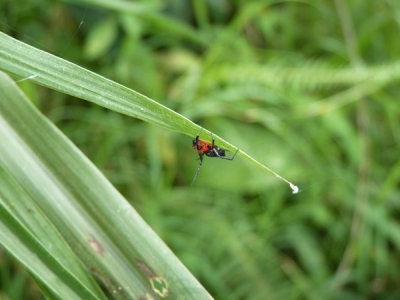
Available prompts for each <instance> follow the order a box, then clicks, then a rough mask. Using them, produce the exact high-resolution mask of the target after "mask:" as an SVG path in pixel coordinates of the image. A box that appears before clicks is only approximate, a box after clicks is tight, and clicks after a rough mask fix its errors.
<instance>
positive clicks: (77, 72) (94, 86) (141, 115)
mask: <svg viewBox="0 0 400 300" xmlns="http://www.w3.org/2000/svg"><path fill="white" fill-rule="evenodd" d="M0 69H2V70H5V71H7V72H10V73H14V74H16V75H20V76H23V77H28V76H32V80H33V81H35V82H37V83H39V84H41V85H44V86H47V87H49V88H52V89H55V90H57V91H60V92H63V93H66V94H69V95H72V96H75V97H78V98H81V99H85V100H87V101H90V102H93V103H96V104H98V105H100V106H103V107H106V108H108V109H111V110H114V111H116V112H119V113H122V114H125V115H128V116H131V117H134V118H138V119H141V120H144V121H146V122H149V123H152V124H156V125H159V126H162V127H165V128H168V129H170V130H173V131H177V132H180V133H183V134H186V135H189V136H192V137H193V136H195V135H196V134H197V133H198V132H199V130H200V127H199V126H198V125H196V124H195V123H193V122H192V121H190V120H189V119H187V118H186V117H184V116H182V115H180V114H178V113H176V112H175V111H173V110H171V109H169V108H167V107H165V106H163V105H161V104H160V103H157V102H156V101H154V100H152V99H150V98H148V97H146V96H144V95H142V94H140V93H138V92H136V91H133V90H131V89H129V88H127V87H125V86H122V85H120V84H118V83H116V82H113V81H111V80H109V79H106V78H104V77H102V76H100V75H97V74H95V73H93V72H91V71H88V70H86V69H84V68H82V67H79V66H77V65H75V64H73V63H71V62H68V61H66V60H64V59H61V58H59V57H56V56H54V55H52V54H49V53H47V52H44V51H41V50H39V49H36V48H34V47H32V46H29V45H27V44H25V43H22V42H20V41H18V40H16V39H13V38H11V37H10V36H8V35H6V34H4V33H2V32H0ZM203 132H204V133H206V132H208V134H207V136H206V137H204V135H203V139H204V140H207V141H211V135H210V132H209V131H207V130H204V131H203ZM214 137H215V140H216V142H217V145H219V146H220V147H224V148H227V149H228V150H230V151H232V152H234V151H236V149H237V147H234V146H233V145H232V144H230V143H228V142H227V141H225V140H223V139H222V138H220V137H218V136H217V135H214ZM239 153H240V154H241V155H242V156H243V157H245V158H247V159H248V160H250V161H251V162H253V163H255V164H256V165H258V166H260V167H261V168H263V169H264V170H266V171H267V172H269V173H271V174H273V175H274V176H276V177H277V178H278V179H280V180H283V181H284V182H286V183H287V184H289V186H290V187H291V188H292V190H293V193H297V192H298V188H297V186H295V185H294V184H292V183H291V182H289V181H288V180H286V179H285V178H283V177H281V176H280V175H278V174H277V173H276V172H274V171H272V170H271V169H270V168H268V167H267V166H265V165H263V164H261V163H260V162H258V161H256V160H255V159H254V158H252V157H251V156H250V155H248V154H247V153H245V152H243V151H239Z"/></svg>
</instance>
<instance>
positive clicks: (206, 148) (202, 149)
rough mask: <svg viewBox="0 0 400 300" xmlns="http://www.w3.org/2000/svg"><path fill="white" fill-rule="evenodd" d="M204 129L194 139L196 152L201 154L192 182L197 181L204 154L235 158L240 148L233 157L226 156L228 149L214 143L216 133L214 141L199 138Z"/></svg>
mask: <svg viewBox="0 0 400 300" xmlns="http://www.w3.org/2000/svg"><path fill="white" fill-rule="evenodd" d="M202 130H203V128H201V129H200V132H199V134H198V135H197V136H196V138H194V139H193V148H194V150H196V152H197V153H198V154H199V156H200V164H199V166H198V167H197V171H196V174H195V175H194V178H193V181H192V184H191V185H193V183H194V182H195V181H196V178H197V175H198V174H199V171H200V167H201V165H202V164H203V156H204V154H205V155H207V156H209V157H218V158H222V159H227V160H233V159H234V158H235V156H236V153H238V151H239V149H237V150H236V152H235V154H233V156H232V157H226V151H228V150H226V149H222V148H220V147H218V146H215V144H214V135H213V134H212V133H211V138H212V143H208V142H205V141H202V140H199V137H200V133H201V131H202Z"/></svg>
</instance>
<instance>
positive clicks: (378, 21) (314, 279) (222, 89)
mask: <svg viewBox="0 0 400 300" xmlns="http://www.w3.org/2000/svg"><path fill="white" fill-rule="evenodd" d="M110 3H113V5H111V4H110ZM127 3H129V4H130V5H128V4H127ZM133 4H134V5H133ZM399 17H400V3H399V4H398V3H397V1H391V0H379V1H361V0H353V1H344V0H335V1H317V0H315V1H311V0H310V1H245V0H243V1H240V0H236V1H227V0H226V1H225V0H220V1H204V0H192V1H177V0H169V1H158V0H152V1H135V2H124V1H118V2H115V1H114V2H110V1H104V2H103V1H101V0H86V1H76V2H75V1H71V2H58V1H49V0H23V1H18V3H17V2H15V1H11V0H3V1H1V2H0V22H1V23H0V27H1V30H2V31H4V32H6V33H8V34H10V35H12V36H14V37H16V38H18V39H20V40H22V41H25V42H27V43H29V44H31V45H34V46H36V47H38V48H42V49H44V50H46V51H49V52H51V53H54V54H56V55H58V56H61V57H63V58H65V59H68V60H70V61H72V62H75V63H78V64H80V65H82V66H85V67H87V68H89V69H91V70H93V71H95V72H97V73H99V74H102V75H104V76H106V77H108V78H111V79H113V80H115V81H117V82H120V83H122V84H124V85H126V86H129V87H131V88H133V89H135V90H137V91H139V92H141V93H143V94H145V95H147V96H150V97H152V98H153V99H156V100H157V101H159V102H160V103H162V104H164V105H166V106H168V107H170V108H172V109H174V110H176V111H178V112H179V113H181V114H183V115H185V116H187V117H188V118H190V119H192V120H193V121H195V122H196V123H198V124H201V125H202V126H203V127H205V128H207V129H209V130H211V131H213V132H215V133H217V134H218V135H220V136H221V137H223V138H226V139H227V140H228V141H230V142H232V143H234V144H235V145H239V147H240V148H241V149H243V150H245V151H246V152H248V153H249V154H250V155H253V156H254V157H255V158H257V159H258V160H259V161H261V162H263V163H266V164H267V165H268V166H270V167H272V169H274V170H277V171H279V173H280V174H282V175H283V176H285V177H287V178H289V179H290V180H291V181H293V182H294V183H296V184H297V185H299V187H300V189H301V192H300V193H299V194H298V195H292V194H291V191H290V189H288V188H287V186H286V185H284V184H282V183H281V182H280V181H278V180H276V179H275V178H274V177H273V176H270V175H268V174H266V173H265V172H264V171H262V170H261V169H260V170H259V169H258V168H257V167H255V166H254V165H251V164H249V163H248V161H245V160H243V159H241V158H240V157H239V158H237V159H236V160H235V161H233V162H227V161H223V160H216V159H206V161H205V163H204V166H203V168H202V170H201V171H200V174H199V178H198V180H197V182H196V184H195V185H194V186H193V187H190V183H191V181H192V178H193V175H194V172H195V169H196V167H197V164H198V162H197V161H196V153H195V152H194V151H193V149H192V148H191V140H190V139H188V138H187V137H186V136H183V135H178V134H175V133H172V132H170V131H168V130H165V129H162V128H158V127H155V126H154V125H149V124H147V123H144V122H142V121H139V120H135V119H132V118H128V117H125V116H122V115H119V114H117V113H115V112H111V111H107V110H105V109H103V108H100V107H98V106H96V105H93V104H90V103H86V102H83V101H78V100H76V99H73V98H71V97H68V96H66V95H64V94H60V93H57V92H54V91H51V90H49V89H46V88H42V87H40V86H37V85H34V84H32V82H30V81H29V80H27V81H24V82H21V83H20V86H21V87H23V89H24V90H25V92H26V93H27V95H28V96H29V97H30V98H31V99H34V102H35V105H36V106H37V107H39V109H40V110H41V111H42V112H43V113H45V114H46V115H47V116H48V117H49V118H50V119H51V120H52V121H53V122H54V123H55V124H56V125H57V126H58V127H59V128H60V129H61V130H62V131H63V132H64V133H65V134H66V135H67V136H68V137H69V138H70V139H71V140H72V141H73V142H74V143H75V144H76V145H77V146H78V147H79V148H80V149H81V150H82V151H84V153H85V154H86V155H87V156H88V157H89V158H90V160H92V161H93V162H94V163H95V164H96V165H97V166H98V168H100V169H101V170H102V171H103V173H104V174H105V175H106V177H107V178H108V179H109V180H110V181H111V182H112V183H113V184H114V185H115V186H116V187H117V189H118V190H119V191H120V192H121V193H122V194H123V195H124V196H125V197H126V198H127V199H129V200H130V201H131V203H132V205H133V206H134V207H135V208H136V209H137V210H138V211H139V213H140V214H141V215H142V216H143V217H144V219H145V220H146V221H147V222H148V223H149V224H150V225H151V226H152V227H153V228H154V229H155V231H156V232H157V233H158V234H159V235H160V236H161V237H162V238H163V239H164V241H166V243H167V244H168V245H169V246H170V247H171V249H172V250H173V251H174V252H175V253H176V254H177V256H178V257H179V258H180V259H181V260H182V261H183V262H184V264H185V265H186V266H187V267H188V268H189V269H190V271H191V272H192V273H193V274H194V275H195V276H196V277H197V278H198V279H199V280H200V282H201V283H202V284H203V285H204V286H205V287H206V289H207V290H208V291H209V292H210V293H211V294H212V295H213V296H214V297H215V298H217V299H265V298H269V299H321V298H335V299H365V298H378V299H397V298H398V297H400V289H399V288H398V278H399V277H400V272H399V270H400V258H399V255H398V252H399V249H400V223H399V221H398V217H399V213H398V208H399V205H400V201H399V199H400V197H399V194H400V190H399V188H400V186H399V177H400V159H399V155H398V154H399V153H400V151H399V150H400V149H399V146H398V144H399V140H400V136H399V133H398V132H400V122H399V120H400V119H399V117H400V115H399V113H400V106H399V105H398V99H397V95H398V93H399V88H398V86H397V82H398V80H399V77H400V71H399V70H400V69H399V63H400V61H399V56H400V43H399V42H398V41H399V38H398V37H399V33H400V24H399ZM0 254H1V256H0V264H1V268H0V269H1V274H0V276H1V277H0V279H1V294H0V298H1V297H3V298H5V299H41V297H42V296H41V295H40V293H39V292H38V289H37V288H36V287H35V285H34V284H33V283H32V281H31V280H30V279H29V276H28V275H27V274H26V273H25V271H24V269H23V268H22V267H21V266H19V265H18V264H17V263H16V262H15V261H14V260H13V259H12V258H11V257H10V256H8V254H7V253H5V252H4V251H1V252H0Z"/></svg>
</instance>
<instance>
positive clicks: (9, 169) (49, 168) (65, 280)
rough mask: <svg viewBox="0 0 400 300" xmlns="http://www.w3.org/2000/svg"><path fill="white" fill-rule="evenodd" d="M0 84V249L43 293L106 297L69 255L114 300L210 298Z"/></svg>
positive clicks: (7, 84)
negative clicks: (25, 270)
mask: <svg viewBox="0 0 400 300" xmlns="http://www.w3.org/2000/svg"><path fill="white" fill-rule="evenodd" d="M0 82H1V84H0V95H1V97H0V136H1V137H2V143H0V180H1V188H0V190H1V192H0V199H1V202H0V204H1V205H0V213H1V216H2V218H1V223H0V226H1V227H2V230H1V231H2V234H1V235H0V238H1V243H2V244H3V245H4V247H5V248H7V249H9V251H11V253H13V254H14V255H15V256H16V257H17V258H19V259H20V260H21V261H22V262H23V263H24V264H25V265H26V266H27V267H28V269H30V270H31V272H32V273H33V274H34V277H35V278H36V279H37V280H38V282H39V283H40V284H41V285H45V286H46V291H47V293H49V291H54V292H53V294H52V296H53V297H56V296H55V295H57V298H60V299H104V296H102V293H101V292H100V290H99V289H98V287H96V286H95V285H94V283H93V279H91V278H90V276H88V274H87V273H86V272H85V271H84V270H82V269H81V267H80V266H81V265H80V264H79V263H77V262H76V261H74V260H73V259H71V258H70V257H69V256H68V255H67V254H70V255H72V253H71V250H70V249H69V248H71V249H72V251H73V252H74V253H75V254H76V255H77V256H78V257H79V259H80V263H81V264H82V265H85V267H86V270H89V271H90V272H91V273H92V274H93V275H94V276H95V277H96V278H97V279H98V280H99V281H101V282H102V284H103V285H104V286H105V287H106V289H107V290H108V291H109V293H110V295H113V297H115V298H116V299H138V298H143V299H151V297H153V298H159V297H161V298H163V297H165V296H166V295H169V296H170V297H171V298H172V299H210V296H209V294H208V293H207V292H206V291H205V290H204V288H203V287H202V286H201V285H200V284H199V283H198V282H197V280H196V279H195V278H194V277H193V276H192V275H191V274H190V272H189V271H188V270H187V269H186V268H185V267H184V266H183V265H182V263H181V262H180V261H179V260H178V259H177V258H176V257H175V256H174V254H173V253H172V252H171V251H170V250H169V249H168V247H167V246H166V245H165V244H164V243H163V242H162V241H161V240H160V238H159V237H158V236H157V235H156V234H155V233H154V232H153V231H152V229H151V228H150V227H149V226H148V225H147V224H146V223H145V222H144V221H143V219H142V218H141V217H140V216H139V215H138V214H137V213H136V211H135V210H134V209H133V208H132V207H131V206H130V205H129V203H128V202H127V201H126V200H125V199H124V198H123V197H122V196H121V195H120V194H119V193H118V191H117V190H115V188H114V187H113V186H112V185H111V184H110V183H109V182H108V181H107V179H106V178H105V177H104V176H103V175H102V174H101V173H100V172H99V171H98V170H97V169H96V167H95V166H94V165H93V164H92V163H91V162H90V161H89V160H88V159H87V158H86V157H85V156H84V155H83V154H82V153H81V152H80V151H79V149H77V148H76V147H75V146H74V145H73V144H72V143H71V142H70V141H69V140H68V139H67V138H66V137H65V136H64V135H63V134H62V133H61V132H60V131H59V130H58V129H57V128H56V127H55V126H54V125H53V124H52V123H51V122H49V121H48V120H47V119H46V118H45V117H44V116H43V115H42V114H41V113H40V112H39V111H38V110H37V109H36V108H35V107H34V106H33V105H32V104H31V103H30V101H29V100H28V99H27V98H26V97H25V96H24V95H23V94H22V93H21V92H20V91H19V90H18V89H17V87H16V86H15V84H13V82H12V81H11V79H10V78H9V77H8V76H7V75H5V74H4V73H1V74H0ZM27 228H29V230H28V229H27ZM64 241H65V242H66V243H65V242H64ZM62 247H63V248H65V251H63V249H62ZM55 248H56V249H55ZM73 256H74V255H73ZM74 257H75V256H74ZM71 262H72V265H71ZM54 282H55V283H54ZM59 288H60V289H62V292H60V294H57V292H58V289H59ZM56 291H57V292H56ZM69 293H70V294H69ZM72 293H75V294H72ZM65 295H69V296H68V297H67V296H65Z"/></svg>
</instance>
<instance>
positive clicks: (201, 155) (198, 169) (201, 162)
mask: <svg viewBox="0 0 400 300" xmlns="http://www.w3.org/2000/svg"><path fill="white" fill-rule="evenodd" d="M203 155H204V154H203V153H201V154H199V156H200V163H199V166H198V167H197V170H196V174H195V175H194V178H193V181H192V184H191V185H190V186H192V185H193V183H194V182H195V181H196V178H197V175H198V174H199V171H200V167H201V165H202V164H203Z"/></svg>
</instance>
